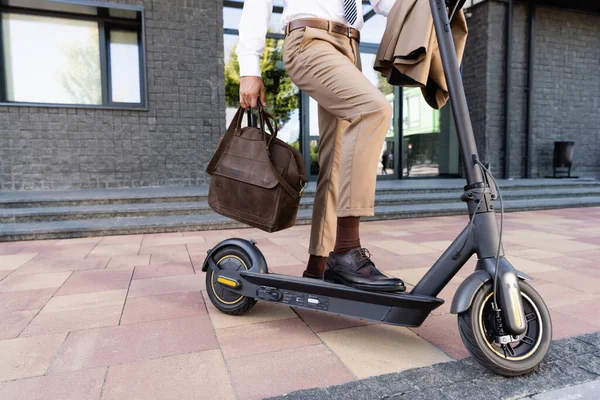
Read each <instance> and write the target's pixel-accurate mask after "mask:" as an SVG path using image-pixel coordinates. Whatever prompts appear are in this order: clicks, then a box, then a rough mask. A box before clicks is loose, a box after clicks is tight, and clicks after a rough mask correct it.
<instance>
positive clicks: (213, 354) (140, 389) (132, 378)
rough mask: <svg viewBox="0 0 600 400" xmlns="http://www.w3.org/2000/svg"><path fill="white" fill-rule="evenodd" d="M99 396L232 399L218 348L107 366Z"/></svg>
mask: <svg viewBox="0 0 600 400" xmlns="http://www.w3.org/2000/svg"><path fill="white" fill-rule="evenodd" d="M102 398H103V399H105V400H110V399H140V400H145V399H156V400H158V399H165V400H167V399H169V400H170V399H178V400H185V399H190V400H192V399H193V400H196V399H200V398H203V399H215V400H216V399H219V400H220V399H223V400H226V399H232V400H234V399H235V394H234V391H233V388H232V386H231V382H230V380H229V376H228V374H227V370H226V368H225V363H224V361H223V358H222V357H221V354H220V352H219V351H218V350H208V351H204V352H201V353H193V354H184V355H178V356H172V357H165V358H160V359H157V360H149V361H143V362H137V363H131V364H122V365H117V366H114V367H111V369H110V372H109V374H108V377H107V378H106V387H105V389H104V392H103V395H102Z"/></svg>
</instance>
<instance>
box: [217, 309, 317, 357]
mask: <svg viewBox="0 0 600 400" xmlns="http://www.w3.org/2000/svg"><path fill="white" fill-rule="evenodd" d="M216 334H217V340H218V341H219V345H220V347H221V349H222V351H223V355H224V356H225V359H231V358H237V357H243V356H249V355H255V354H261V353H270V352H274V351H278V350H283V349H288V348H295V347H304V346H310V345H315V344H320V343H321V340H320V339H319V338H318V337H317V336H316V335H315V334H314V333H313V332H312V331H311V330H310V328H308V326H306V324H305V323H304V322H303V321H301V320H300V319H298V318H290V319H283V320H279V321H271V322H263V323H260V324H253V325H246V326H238V327H233V328H225V329H217V330H216ZM244 338H253V339H252V340H244Z"/></svg>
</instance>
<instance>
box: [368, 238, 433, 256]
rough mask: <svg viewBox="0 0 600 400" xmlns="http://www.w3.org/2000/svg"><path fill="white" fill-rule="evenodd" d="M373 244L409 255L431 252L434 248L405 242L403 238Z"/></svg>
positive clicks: (396, 252)
mask: <svg viewBox="0 0 600 400" xmlns="http://www.w3.org/2000/svg"><path fill="white" fill-rule="evenodd" d="M375 246H377V247H379V248H382V249H384V250H387V251H390V252H392V253H395V254H399V255H404V256H409V255H415V254H427V253H432V252H434V251H435V250H434V249H431V248H429V247H425V246H420V245H418V244H414V243H410V242H406V241H404V240H386V241H382V242H379V243H377V244H376V245H375Z"/></svg>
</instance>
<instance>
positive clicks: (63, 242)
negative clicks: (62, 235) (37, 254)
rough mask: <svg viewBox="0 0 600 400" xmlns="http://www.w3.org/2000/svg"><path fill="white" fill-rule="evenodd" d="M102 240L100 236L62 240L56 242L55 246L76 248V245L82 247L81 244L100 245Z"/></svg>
mask: <svg viewBox="0 0 600 400" xmlns="http://www.w3.org/2000/svg"><path fill="white" fill-rule="evenodd" d="M102 239H103V237H102V236H96V237H87V238H75V239H62V240H59V241H58V242H56V244H55V246H66V247H71V246H77V245H82V244H88V245H96V244H98V243H100V242H101V241H102Z"/></svg>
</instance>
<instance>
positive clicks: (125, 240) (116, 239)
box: [99, 235, 144, 246]
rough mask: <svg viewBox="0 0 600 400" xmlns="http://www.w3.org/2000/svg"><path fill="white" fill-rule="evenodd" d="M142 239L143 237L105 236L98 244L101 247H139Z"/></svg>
mask: <svg viewBox="0 0 600 400" xmlns="http://www.w3.org/2000/svg"><path fill="white" fill-rule="evenodd" d="M143 237H144V235H122V236H105V237H104V238H102V240H101V241H100V243H99V244H100V245H101V246H108V245H123V244H137V245H138V246H139V245H140V244H141V243H142V238H143Z"/></svg>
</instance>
